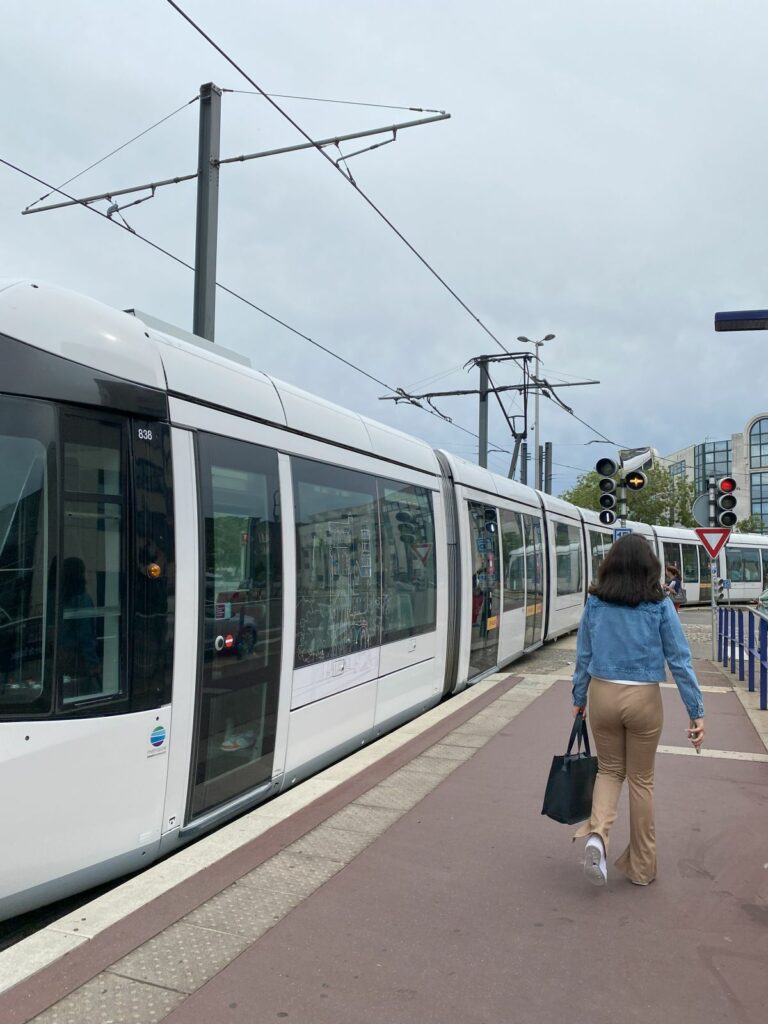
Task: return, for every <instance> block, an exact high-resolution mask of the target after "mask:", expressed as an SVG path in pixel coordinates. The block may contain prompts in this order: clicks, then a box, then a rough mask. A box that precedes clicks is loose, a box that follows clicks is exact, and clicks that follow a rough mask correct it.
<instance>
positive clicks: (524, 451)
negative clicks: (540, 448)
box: [520, 441, 528, 484]
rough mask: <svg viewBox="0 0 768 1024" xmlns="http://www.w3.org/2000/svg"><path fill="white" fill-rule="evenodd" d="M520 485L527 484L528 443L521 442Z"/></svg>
mask: <svg viewBox="0 0 768 1024" xmlns="http://www.w3.org/2000/svg"><path fill="white" fill-rule="evenodd" d="M520 449H521V451H520V483H521V484H527V483H528V442H527V441H523V443H522V444H521V445H520Z"/></svg>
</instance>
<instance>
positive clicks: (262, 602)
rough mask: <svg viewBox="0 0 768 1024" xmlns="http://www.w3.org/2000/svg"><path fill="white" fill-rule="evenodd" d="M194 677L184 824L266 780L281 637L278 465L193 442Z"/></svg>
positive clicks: (221, 441)
mask: <svg viewBox="0 0 768 1024" xmlns="http://www.w3.org/2000/svg"><path fill="white" fill-rule="evenodd" d="M198 446H199V452H200V465H201V474H200V484H201V492H202V495H201V496H202V514H203V526H204V538H205V552H204V569H205V574H204V594H205V598H204V607H205V626H204V635H203V673H202V684H201V687H200V690H199V692H198V697H197V701H198V714H197V750H196V767H195V775H194V787H193V792H192V800H191V807H192V813H193V815H196V814H200V813H202V812H204V811H206V810H209V809H211V808H213V807H215V806H217V805H218V804H220V803H222V802H224V801H226V800H228V799H231V798H233V797H236V796H238V795H239V794H241V793H244V792H246V791H247V790H249V789H252V788H253V787H254V786H257V785H259V784H260V783H262V782H264V781H265V780H266V779H268V778H269V777H270V776H271V773H272V758H273V754H274V746H275V730H276V726H277V693H278V687H279V680H280V650H281V634H282V555H281V544H280V522H279V490H278V476H277V455H276V453H275V452H272V451H269V450H267V449H264V448H260V447H257V446H256V445H250V444H245V443H244V442H241V441H233V440H230V439H228V438H223V437H214V436H212V435H206V434H201V435H200V436H199V438H198Z"/></svg>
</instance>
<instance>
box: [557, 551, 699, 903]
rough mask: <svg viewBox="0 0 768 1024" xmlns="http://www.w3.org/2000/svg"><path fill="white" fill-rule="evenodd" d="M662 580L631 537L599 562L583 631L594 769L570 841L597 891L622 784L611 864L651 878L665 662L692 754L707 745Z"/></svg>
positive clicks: (687, 654)
mask: <svg viewBox="0 0 768 1024" xmlns="http://www.w3.org/2000/svg"><path fill="white" fill-rule="evenodd" d="M660 578H661V564H660V562H659V560H658V559H657V558H656V556H655V555H654V553H653V551H652V550H651V547H650V545H649V544H648V542H647V541H646V540H645V539H644V538H643V537H640V536H638V535H636V534H632V535H630V536H628V537H623V538H622V539H621V540H619V541H617V542H616V543H615V544H614V545H613V546H612V547H611V549H610V551H609V553H608V555H607V556H606V558H605V560H604V561H603V562H602V564H601V565H600V570H599V574H598V578H597V582H596V583H593V584H592V586H591V587H590V594H589V597H588V598H587V603H586V606H585V608H584V612H583V614H582V617H581V623H580V625H579V633H578V638H577V643H576V670H575V672H574V675H573V705H574V707H573V713H574V715H576V714H577V713H578V711H579V710H583V709H585V707H586V704H587V692H589V721H590V724H591V726H592V734H593V736H594V739H595V746H596V747H597V758H598V771H597V779H596V781H595V789H594V795H593V799H592V816H591V818H590V819H589V821H587V822H585V823H584V824H583V825H582V826H581V827H580V828H579V830H578V831H577V832H576V835H575V836H574V839H577V838H580V837H584V836H587V837H588V838H587V844H586V849H585V856H584V872H585V874H586V876H587V878H588V879H589V881H590V882H593V883H594V884H595V885H605V883H606V882H607V880H608V869H607V860H606V852H607V849H608V837H609V834H610V831H611V826H612V825H613V823H614V821H615V820H616V810H617V806H618V802H619V796H620V794H621V787H622V784H623V782H624V779H625V778H626V779H627V783H628V785H629V832H630V839H629V845H628V846H627V848H626V850H624V852H623V853H622V854H621V856H620V857H619V858H618V860H616V862H615V866H616V867H617V868H618V869H619V871H621V872H623V873H624V874H625V875H626V876H627V878H628V879H629V880H630V882H634V883H635V884H636V885H648V884H649V883H650V882H652V881H653V880H654V878H655V877H656V831H655V824H654V810H653V785H654V764H655V758H656V748H657V746H658V743H659V737H660V736H661V728H662V725H663V721H664V713H663V709H662V703H661V691H660V689H659V683H661V682H663V681H664V679H665V678H666V670H665V665H664V662H665V660H666V662H667V664H668V665H669V667H670V669H671V671H672V675H673V677H674V680H675V682H676V683H677V688H678V690H679V692H680V697H681V698H682V701H683V704H684V705H685V707H686V709H687V711H688V715H689V717H690V724H689V727H688V738H689V739H690V741H691V743H692V744H693V746H694V747H695V748H696V752H697V753H698V752H699V748H700V747H701V744H702V742H703V739H704V704H703V702H702V698H701V688H700V687H699V682H698V680H697V678H696V676H695V674H694V671H693V667H692V665H691V651H690V648H689V646H688V641H687V640H686V638H685V634H684V633H683V628H682V626H681V624H680V620H679V618H678V615H677V613H676V612H675V609H674V607H673V604H672V601H670V600H668V598H667V597H666V595H665V592H664V590H663V589H662V586H661V583H660Z"/></svg>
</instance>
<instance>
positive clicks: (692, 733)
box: [688, 718, 705, 754]
mask: <svg viewBox="0 0 768 1024" xmlns="http://www.w3.org/2000/svg"><path fill="white" fill-rule="evenodd" d="M704 731H705V730H704V719H703V718H692V719H691V721H690V724H689V725H688V739H689V740H690V741H691V743H692V744H693V747H694V748H695V750H696V753H697V754H698V753H699V750H700V749H701V744H702V743H703V742H704Z"/></svg>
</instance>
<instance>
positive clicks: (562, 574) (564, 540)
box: [555, 523, 581, 594]
mask: <svg viewBox="0 0 768 1024" xmlns="http://www.w3.org/2000/svg"><path fill="white" fill-rule="evenodd" d="M555 552H556V555H557V593H558V594H580V593H581V534H580V532H579V529H578V527H575V526H567V525H566V524H565V523H556V524H555Z"/></svg>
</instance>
